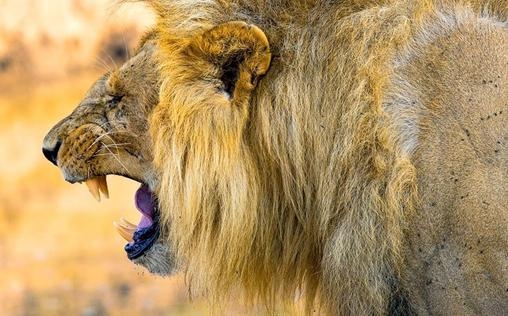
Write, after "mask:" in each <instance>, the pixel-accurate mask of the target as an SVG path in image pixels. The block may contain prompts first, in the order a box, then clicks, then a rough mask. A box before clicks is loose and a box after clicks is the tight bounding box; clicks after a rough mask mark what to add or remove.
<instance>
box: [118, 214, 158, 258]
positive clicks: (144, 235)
mask: <svg viewBox="0 0 508 316" xmlns="http://www.w3.org/2000/svg"><path fill="white" fill-rule="evenodd" d="M159 236H160V230H159V220H158V216H157V217H156V218H154V220H153V223H152V225H151V226H148V227H144V228H139V229H137V230H136V231H135V232H134V235H133V238H132V241H131V242H129V243H128V244H127V245H125V247H124V249H125V252H126V253H127V258H129V260H134V259H137V258H139V257H141V256H142V255H143V254H144V253H145V252H146V251H147V250H149V249H150V248H151V247H152V246H153V245H154V243H155V242H156V241H157V239H159Z"/></svg>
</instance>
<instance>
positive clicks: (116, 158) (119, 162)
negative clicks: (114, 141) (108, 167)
mask: <svg viewBox="0 0 508 316" xmlns="http://www.w3.org/2000/svg"><path fill="white" fill-rule="evenodd" d="M103 148H106V149H107V150H108V151H109V152H110V153H111V155H112V157H113V158H115V160H116V161H117V162H118V164H120V166H122V168H124V169H125V171H126V172H127V173H128V174H130V172H129V169H127V167H126V166H125V165H124V164H123V163H122V162H121V161H120V159H119V158H118V157H117V156H116V155H115V154H114V153H113V152H112V151H111V149H109V148H108V147H103Z"/></svg>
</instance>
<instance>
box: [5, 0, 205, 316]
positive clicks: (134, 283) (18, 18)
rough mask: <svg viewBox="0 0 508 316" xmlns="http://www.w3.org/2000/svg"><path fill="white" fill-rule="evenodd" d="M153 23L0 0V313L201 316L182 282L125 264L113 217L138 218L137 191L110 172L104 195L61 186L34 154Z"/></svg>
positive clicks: (122, 10)
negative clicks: (98, 197)
mask: <svg viewBox="0 0 508 316" xmlns="http://www.w3.org/2000/svg"><path fill="white" fill-rule="evenodd" d="M153 21H154V17H153V16H152V15H151V13H150V11H148V10H147V9H146V8H145V7H144V6H143V5H142V4H139V3H137V4H128V5H123V6H121V7H118V6H115V5H114V1H113V0H42V1H41V0H0V120H1V121H0V144H1V146H0V152H1V158H2V159H1V163H0V315H85V316H94V315H206V314H208V313H207V312H206V310H205V309H204V308H203V304H201V303H200V302H194V303H193V304H192V305H190V304H189V300H188V298H187V295H186V290H185V286H184V282H183V278H182V276H177V277H172V278H165V279H163V278H160V277H156V276H153V275H150V274H149V273H147V272H145V271H144V270H142V269H141V268H137V267H135V266H134V265H133V264H132V263H130V262H129V261H128V260H127V258H126V256H125V253H124V251H123V246H124V244H125V241H123V239H122V238H121V237H120V236H119V235H118V234H117V233H116V231H115V230H114V228H113V226H112V222H113V221H114V220H117V219H119V218H120V217H122V216H123V217H126V218H127V219H129V220H130V221H132V222H136V221H137V220H138V219H139V215H138V213H137V211H135V208H134V203H133V197H134V192H135V190H136V189H137V187H138V184H136V183H134V182H130V181H128V180H126V179H124V178H115V177H109V179H108V180H109V181H108V182H109V184H110V194H111V198H110V199H109V200H105V201H103V202H101V203H98V202H96V201H95V200H94V199H93V198H92V196H91V195H90V194H89V193H88V190H87V188H86V187H85V186H84V185H71V184H68V183H66V182H64V181H63V178H62V176H61V174H60V171H59V170H58V169H57V168H55V167H54V166H52V165H51V164H50V163H49V162H48V161H46V160H45V159H44V157H43V155H42V153H41V145H42V139H43V137H44V135H45V134H46V132H47V131H48V130H49V129H50V128H51V127H52V126H53V125H54V124H55V123H56V122H57V121H58V120H60V119H61V118H63V117H64V116H66V115H67V114H69V113H70V112H71V110H72V109H73V108H74V107H75V106H76V105H77V104H78V102H79V101H80V99H81V98H82V97H83V95H84V93H85V92H86V90H87V89H88V88H89V87H90V86H91V85H92V83H93V82H94V81H95V80H96V79H97V78H98V76H99V75H100V74H102V73H104V72H105V71H107V69H110V68H112V67H115V65H120V64H121V63H122V62H123V61H125V59H126V58H128V56H129V52H130V51H132V49H133V47H135V45H136V42H137V40H138V39H139V37H140V36H141V35H142V33H143V31H144V30H146V27H147V26H149V25H151V24H152V23H153Z"/></svg>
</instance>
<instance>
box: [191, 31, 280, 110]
mask: <svg viewBox="0 0 508 316" xmlns="http://www.w3.org/2000/svg"><path fill="white" fill-rule="evenodd" d="M188 49H189V53H190V54H191V55H194V57H198V58H200V59H201V61H205V62H206V63H207V64H208V67H206V68H205V69H207V71H206V72H207V74H205V76H210V77H212V78H208V79H213V80H214V81H216V82H218V83H219V85H220V86H219V87H218V88H219V90H222V91H221V92H222V93H226V94H227V96H228V97H229V99H230V100H231V102H232V103H233V104H235V103H236V104H238V105H240V104H243V103H244V102H245V101H247V100H248V99H249V97H250V93H251V92H252V90H253V89H254V88H255V87H256V85H257V83H258V79H259V78H260V76H262V75H264V74H265V73H266V72H267V71H268V68H269V66H270V60H271V53H270V45H269V43H268V39H267V38H266V35H265V34H264V33H263V31H261V29H259V28H258V27H257V26H254V25H249V24H247V23H244V22H239V21H234V22H227V23H223V24H220V25H217V26H215V27H213V28H212V29H210V30H208V31H205V32H204V33H202V34H200V35H198V36H196V37H195V38H193V39H192V40H191V42H190V45H189V46H188Z"/></svg>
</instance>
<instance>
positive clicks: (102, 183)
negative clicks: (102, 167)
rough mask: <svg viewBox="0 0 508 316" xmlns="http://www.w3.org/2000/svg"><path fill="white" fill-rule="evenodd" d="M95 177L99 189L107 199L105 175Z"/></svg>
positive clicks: (107, 191)
mask: <svg viewBox="0 0 508 316" xmlns="http://www.w3.org/2000/svg"><path fill="white" fill-rule="evenodd" d="M97 178H98V179H99V180H98V183H99V191H100V192H101V193H102V194H103V195H104V196H105V197H106V199H109V190H108V181H107V180H106V176H102V177H97Z"/></svg>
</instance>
